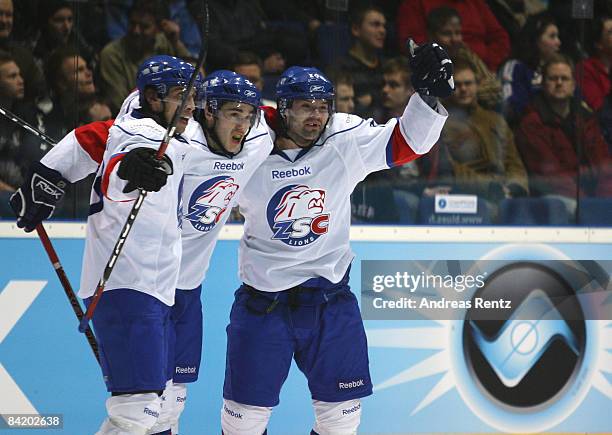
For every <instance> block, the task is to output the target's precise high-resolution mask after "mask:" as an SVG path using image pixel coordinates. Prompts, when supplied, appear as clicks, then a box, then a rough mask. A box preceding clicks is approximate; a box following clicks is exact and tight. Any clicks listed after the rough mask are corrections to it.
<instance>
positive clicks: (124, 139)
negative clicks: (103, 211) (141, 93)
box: [100, 123, 164, 202]
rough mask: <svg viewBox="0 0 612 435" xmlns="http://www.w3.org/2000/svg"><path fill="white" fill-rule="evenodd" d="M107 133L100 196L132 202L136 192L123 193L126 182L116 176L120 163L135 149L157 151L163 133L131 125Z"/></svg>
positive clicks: (148, 127)
mask: <svg viewBox="0 0 612 435" xmlns="http://www.w3.org/2000/svg"><path fill="white" fill-rule="evenodd" d="M109 133H110V134H109V138H108V146H107V149H106V154H105V156H104V171H103V172H102V180H101V185H100V186H101V191H102V194H103V195H104V197H105V198H107V199H109V200H111V201H119V202H124V201H133V200H135V199H136V198H137V197H138V195H139V193H138V191H137V190H134V191H132V192H130V193H123V189H124V188H125V186H126V185H127V181H126V180H123V179H121V178H119V176H118V175H117V170H118V169H119V167H120V165H121V161H122V160H123V158H124V157H125V155H126V154H127V153H128V152H130V151H131V150H133V149H135V148H143V147H146V148H152V149H155V150H157V149H158V148H159V144H160V143H161V141H162V138H163V133H164V132H163V131H161V130H160V129H156V128H155V127H153V126H151V125H146V124H145V125H138V124H134V123H132V124H130V125H129V126H126V125H125V124H124V125H123V126H122V125H114V126H113V128H111V129H110V131H109Z"/></svg>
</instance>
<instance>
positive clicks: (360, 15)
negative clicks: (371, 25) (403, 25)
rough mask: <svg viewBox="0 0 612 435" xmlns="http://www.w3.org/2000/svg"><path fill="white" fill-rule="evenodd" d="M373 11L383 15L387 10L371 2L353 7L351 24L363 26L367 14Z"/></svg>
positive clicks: (350, 18)
mask: <svg viewBox="0 0 612 435" xmlns="http://www.w3.org/2000/svg"><path fill="white" fill-rule="evenodd" d="M372 11H374V12H378V13H380V14H381V15H383V16H384V15H385V11H383V10H382V8H380V7H379V6H377V5H375V4H371V3H370V4H366V5H362V6H359V7H357V8H355V9H353V11H352V12H351V15H350V17H349V22H350V24H351V25H355V26H361V24H362V23H363V20H364V18H365V16H366V14H367V13H368V12H372Z"/></svg>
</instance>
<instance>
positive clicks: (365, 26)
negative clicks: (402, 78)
mask: <svg viewBox="0 0 612 435" xmlns="http://www.w3.org/2000/svg"><path fill="white" fill-rule="evenodd" d="M385 25H386V19H385V16H384V14H383V12H382V10H381V9H380V8H378V7H377V6H372V5H369V6H364V7H360V8H357V9H355V10H354V11H353V12H352V14H351V34H352V36H353V38H354V42H353V45H352V46H351V48H350V50H349V53H348V56H346V57H343V58H341V59H339V60H338V62H337V63H336V65H335V66H334V67H335V68H338V69H340V70H342V71H346V72H347V73H349V74H351V75H352V76H353V83H354V89H355V100H356V108H355V112H356V113H357V114H358V115H360V116H361V117H363V118H369V117H371V116H372V115H373V114H374V113H375V112H376V110H377V109H378V110H379V109H380V107H381V106H380V100H381V89H382V62H383V60H382V59H381V56H380V52H381V50H382V49H383V47H384V44H385V35H386V33H387V31H386V29H385Z"/></svg>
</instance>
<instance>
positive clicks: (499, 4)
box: [487, 0, 546, 45]
mask: <svg viewBox="0 0 612 435" xmlns="http://www.w3.org/2000/svg"><path fill="white" fill-rule="evenodd" d="M487 5H488V6H489V8H490V9H491V12H493V15H495V18H497V21H498V22H499V24H501V26H502V27H503V28H504V29H506V32H508V36H509V37H510V45H514V44H516V43H517V42H518V40H519V38H520V34H521V29H522V28H523V26H524V25H525V22H526V21H527V18H528V17H530V16H531V15H536V14H539V13H541V12H544V10H546V2H543V1H542V0H487Z"/></svg>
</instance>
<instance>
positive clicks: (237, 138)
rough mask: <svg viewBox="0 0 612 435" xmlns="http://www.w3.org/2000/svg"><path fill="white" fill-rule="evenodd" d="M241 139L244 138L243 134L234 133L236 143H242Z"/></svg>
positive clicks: (233, 139) (233, 137)
mask: <svg viewBox="0 0 612 435" xmlns="http://www.w3.org/2000/svg"><path fill="white" fill-rule="evenodd" d="M241 140H242V135H241V134H233V135H232V141H234V142H236V143H240V141H241Z"/></svg>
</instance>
